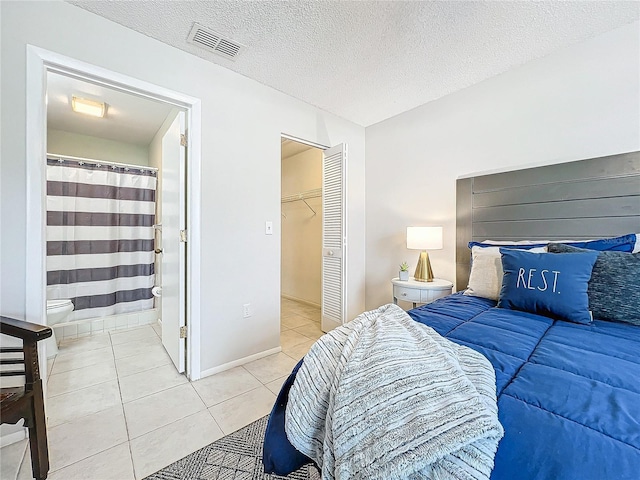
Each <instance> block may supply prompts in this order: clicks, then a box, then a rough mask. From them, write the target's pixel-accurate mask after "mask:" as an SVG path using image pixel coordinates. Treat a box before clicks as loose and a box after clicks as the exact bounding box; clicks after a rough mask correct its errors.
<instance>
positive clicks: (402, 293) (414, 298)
mask: <svg viewBox="0 0 640 480" xmlns="http://www.w3.org/2000/svg"><path fill="white" fill-rule="evenodd" d="M391 283H392V284H393V303H395V304H396V305H397V304H398V300H404V301H406V302H413V308H416V305H417V304H418V303H431V302H433V301H434V300H436V299H438V298H441V297H446V296H447V295H451V291H452V290H453V283H451V282H448V281H447V280H442V279H440V278H434V279H433V281H432V282H418V281H417V280H415V279H414V278H413V277H409V280H400V279H399V278H394V279H392V280H391Z"/></svg>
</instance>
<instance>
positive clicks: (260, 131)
mask: <svg viewBox="0 0 640 480" xmlns="http://www.w3.org/2000/svg"><path fill="white" fill-rule="evenodd" d="M0 8H1V9H2V13H1V19H2V28H1V35H2V40H1V42H2V55H1V62H2V64H1V71H2V97H3V98H2V120H3V128H2V134H1V135H2V136H1V140H2V147H1V148H2V150H1V152H2V158H1V162H2V163H1V164H0V169H1V171H2V198H1V202H0V203H1V207H0V208H1V222H2V252H1V262H2V273H1V274H2V291H1V297H2V308H3V313H5V314H14V315H18V316H20V315H23V314H24V312H25V290H26V288H27V287H26V285H25V269H26V267H25V243H26V223H25V217H26V215H27V212H26V211H25V197H26V182H27V178H28V175H27V172H26V168H25V144H26V138H25V135H26V134H25V122H26V119H25V99H26V94H27V93H26V64H25V58H26V45H27V44H32V45H35V46H38V47H41V48H45V49H47V50H51V51H55V52H58V53H60V54H63V55H66V56H69V57H73V58H75V59H78V60H81V61H84V62H88V63H92V64H96V65H98V66H100V67H103V68H106V69H109V70H112V71H115V72H120V73H122V74H125V75H128V76H131V77H134V78H138V79H141V80H143V81H147V82H150V83H154V84H157V85H161V86H163V87H166V88H169V89H172V90H175V91H178V92H183V93H185V94H187V95H190V96H193V97H197V98H200V99H201V101H202V132H203V134H202V172H201V181H202V238H201V242H202V247H203V248H202V261H201V266H202V279H201V281H202V298H201V305H200V308H201V311H202V327H201V351H202V355H201V367H202V369H203V370H207V369H211V368H214V367H217V366H220V365H223V364H225V363H227V362H232V361H235V360H237V359H241V358H244V357H246V356H249V355H253V354H256V353H259V352H262V351H265V350H268V349H271V348H275V347H277V346H278V345H279V333H280V322H279V314H280V298H279V294H280V228H279V222H278V219H279V218H280V161H281V159H280V138H281V134H282V133H286V134H289V135H292V136H295V137H298V138H302V139H306V140H309V141H312V142H316V143H319V144H323V145H335V144H338V143H341V142H346V143H348V144H349V149H350V150H349V152H350V158H349V166H348V169H349V170H348V178H349V184H348V189H349V198H348V199H347V201H348V214H349V218H350V222H349V225H348V227H349V238H348V242H349V252H348V255H349V260H348V262H349V265H348V269H349V272H350V274H349V277H348V279H347V284H348V289H349V293H350V295H349V305H348V312H349V314H348V316H349V317H353V316H355V315H357V314H358V313H360V312H361V311H362V310H363V309H364V288H365V287H364V128H362V127H360V126H358V125H355V124H353V123H350V122H348V121H345V120H344V119H341V118H338V117H336V116H334V115H331V114H328V113H326V112H324V111H322V110H319V109H317V108H315V107H313V106H311V105H308V104H305V103H303V102H301V101H299V100H296V99H294V98H292V97H289V96H287V95H285V94H283V93H281V92H278V91H276V90H274V89H271V88H268V87H265V86H263V85H261V84H259V83H257V82H255V81H253V80H250V79H248V78H246V77H243V76H241V75H238V74H236V73H234V72H231V71H230V70H226V69H224V68H222V67H220V66H217V65H214V64H212V63H210V62H207V61H205V60H203V59H201V58H199V57H196V56H193V55H189V54H187V53H185V52H183V51H180V50H178V49H175V48H173V47H169V46H167V45H165V44H163V43H160V42H158V41H156V40H154V39H151V38H149V37H147V36H144V35H142V34H139V33H136V32H134V31H132V30H129V29H126V28H124V27H122V26H120V25H117V24H115V23H113V22H110V21H107V20H105V19H103V18H101V17H98V16H96V15H93V14H91V13H89V12H86V11H84V10H82V9H80V8H78V7H75V6H72V5H70V4H67V3H63V2H37V3H34V2H0ZM61 32H63V34H61ZM7 119H11V121H10V122H7ZM266 220H271V221H273V222H274V227H275V231H274V235H272V236H265V234H264V223H265V221H266ZM8 227H10V228H8ZM247 272H251V275H247ZM245 303H251V304H252V308H253V312H254V313H253V316H251V317H249V318H247V319H243V318H242V305H243V304H245Z"/></svg>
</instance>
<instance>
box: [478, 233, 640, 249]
mask: <svg viewBox="0 0 640 480" xmlns="http://www.w3.org/2000/svg"><path fill="white" fill-rule="evenodd" d="M549 242H550V241H549V240H540V242H538V243H530V244H528V243H517V242H514V243H513V244H506V243H492V242H490V241H488V242H469V248H471V247H475V246H478V247H505V248H516V249H520V250H529V249H531V248H534V247H544V246H546V245H548V244H549ZM555 242H556V243H557V242H558V241H557V240H555ZM562 243H563V244H564V245H571V246H572V247H576V248H586V249H588V250H597V251H599V252H609V251H616V252H633V251H635V249H636V248H637V245H639V244H640V242H639V241H638V238H637V234H635V233H629V234H627V235H621V236H619V237H611V238H598V239H595V240H585V241H582V242H581V241H575V242H562Z"/></svg>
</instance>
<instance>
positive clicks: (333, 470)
mask: <svg viewBox="0 0 640 480" xmlns="http://www.w3.org/2000/svg"><path fill="white" fill-rule="evenodd" d="M285 430H286V432H287V437H288V438H289V441H290V442H291V443H292V445H293V446H294V447H295V448H297V449H298V450H299V451H300V452H302V453H304V454H305V455H307V456H308V457H310V458H312V459H313V460H314V461H315V462H316V463H317V464H318V465H319V466H320V467H321V469H322V478H323V479H338V480H342V479H363V480H365V479H366V480H374V479H380V480H391V479H412V480H413V479H427V478H428V479H439V480H440V479H443V480H444V479H464V480H471V479H488V478H489V476H490V474H491V470H492V469H493V459H494V457H495V453H496V450H497V448H498V442H499V441H500V438H502V435H503V429H502V426H501V425H500V423H499V422H498V407H497V405H496V390H495V373H494V371H493V367H492V366H491V364H490V363H489V361H488V360H487V359H486V358H484V356H482V355H481V354H479V353H477V352H475V351H474V350H471V349H470V348H467V347H464V346H461V345H457V344H455V343H453V342H451V341H449V340H447V339H445V338H443V337H441V336H440V335H438V334H437V333H436V332H435V331H434V330H433V329H431V328H429V327H427V326H425V325H423V324H420V323H418V322H415V321H413V320H412V319H411V318H410V317H409V316H408V315H407V314H406V313H405V312H404V311H403V310H402V309H401V308H400V307H398V306H396V305H391V304H390V305H385V306H383V307H380V308H378V309H377V310H372V311H370V312H365V313H363V314H361V315H359V316H358V317H357V318H356V319H354V320H353V321H352V322H349V323H347V324H346V325H343V326H341V327H339V328H337V329H335V330H333V331H332V332H330V333H328V334H327V335H324V336H323V337H322V338H320V340H318V341H317V342H316V343H315V344H314V345H313V346H312V347H311V350H309V353H307V355H306V356H305V357H304V363H303V365H302V367H301V368H300V370H299V371H298V374H297V376H296V380H295V383H294V384H293V387H292V388H291V391H290V393H289V403H288V406H287V410H286V416H285Z"/></svg>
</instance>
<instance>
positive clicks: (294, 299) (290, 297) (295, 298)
mask: <svg viewBox="0 0 640 480" xmlns="http://www.w3.org/2000/svg"><path fill="white" fill-rule="evenodd" d="M280 296H281V297H282V298H286V299H287V300H293V301H294V302H299V303H304V304H305V305H311V306H312V307H316V308H320V305H319V304H317V303H313V302H310V301H309V300H303V299H302V298H297V297H293V296H291V295H287V294H285V293H281V294H280Z"/></svg>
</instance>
